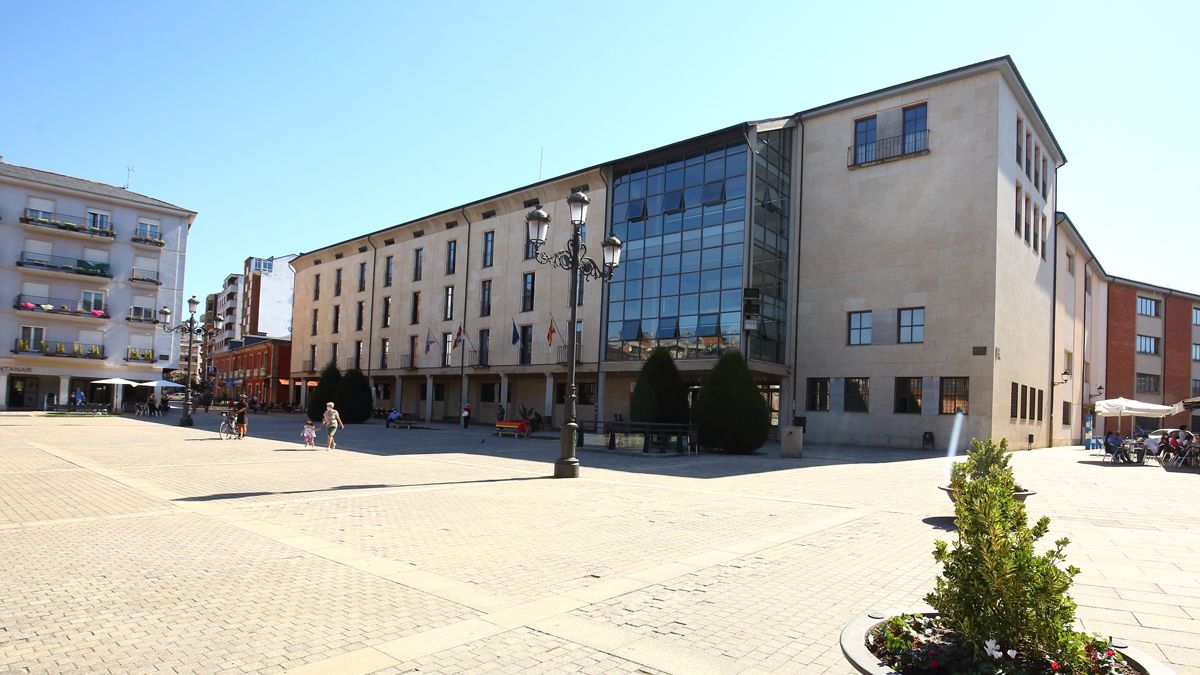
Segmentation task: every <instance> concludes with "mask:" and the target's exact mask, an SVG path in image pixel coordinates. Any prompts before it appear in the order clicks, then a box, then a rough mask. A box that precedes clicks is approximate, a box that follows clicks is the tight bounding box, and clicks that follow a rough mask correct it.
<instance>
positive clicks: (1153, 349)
mask: <svg viewBox="0 0 1200 675" xmlns="http://www.w3.org/2000/svg"><path fill="white" fill-rule="evenodd" d="M1137 353H1139V354H1157V353H1158V338H1156V337H1151V336H1149V335H1139V336H1137Z"/></svg>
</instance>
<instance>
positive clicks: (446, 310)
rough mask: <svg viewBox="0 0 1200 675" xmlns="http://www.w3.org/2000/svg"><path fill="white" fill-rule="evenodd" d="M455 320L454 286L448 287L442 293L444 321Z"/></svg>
mask: <svg viewBox="0 0 1200 675" xmlns="http://www.w3.org/2000/svg"><path fill="white" fill-rule="evenodd" d="M453 320H454V286H453V285H451V286H446V287H445V289H444V290H443V291H442V321H453Z"/></svg>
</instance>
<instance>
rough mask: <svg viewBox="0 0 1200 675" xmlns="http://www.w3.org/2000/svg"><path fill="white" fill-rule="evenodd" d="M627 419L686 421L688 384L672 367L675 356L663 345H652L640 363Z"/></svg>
mask: <svg viewBox="0 0 1200 675" xmlns="http://www.w3.org/2000/svg"><path fill="white" fill-rule="evenodd" d="M629 419H631V420H633V421H635V422H658V423H670V424H687V421H688V400H687V387H686V386H684V384H683V378H681V377H680V376H679V369H678V368H676V367H675V359H673V358H671V352H670V351H669V350H668V349H667V348H666V347H655V348H654V351H652V352H650V358H648V359H646V362H645V363H644V364H642V371H641V372H640V373H638V379H637V384H636V385H634V388H633V399H632V400H631V401H630V403H629Z"/></svg>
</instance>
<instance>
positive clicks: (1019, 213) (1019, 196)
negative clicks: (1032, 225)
mask: <svg viewBox="0 0 1200 675" xmlns="http://www.w3.org/2000/svg"><path fill="white" fill-rule="evenodd" d="M1024 203H1025V202H1024V201H1023V200H1022V199H1021V184H1020V183H1018V184H1017V208H1016V225H1017V236H1018V237H1019V236H1021V205H1022V204H1024Z"/></svg>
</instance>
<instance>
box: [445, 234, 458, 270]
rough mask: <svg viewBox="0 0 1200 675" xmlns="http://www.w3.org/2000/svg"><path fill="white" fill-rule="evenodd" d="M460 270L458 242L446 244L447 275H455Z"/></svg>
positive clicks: (455, 240) (454, 240)
mask: <svg viewBox="0 0 1200 675" xmlns="http://www.w3.org/2000/svg"><path fill="white" fill-rule="evenodd" d="M457 269H458V240H457V239H451V240H450V241H448V242H446V274H454V271H455V270H457Z"/></svg>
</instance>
